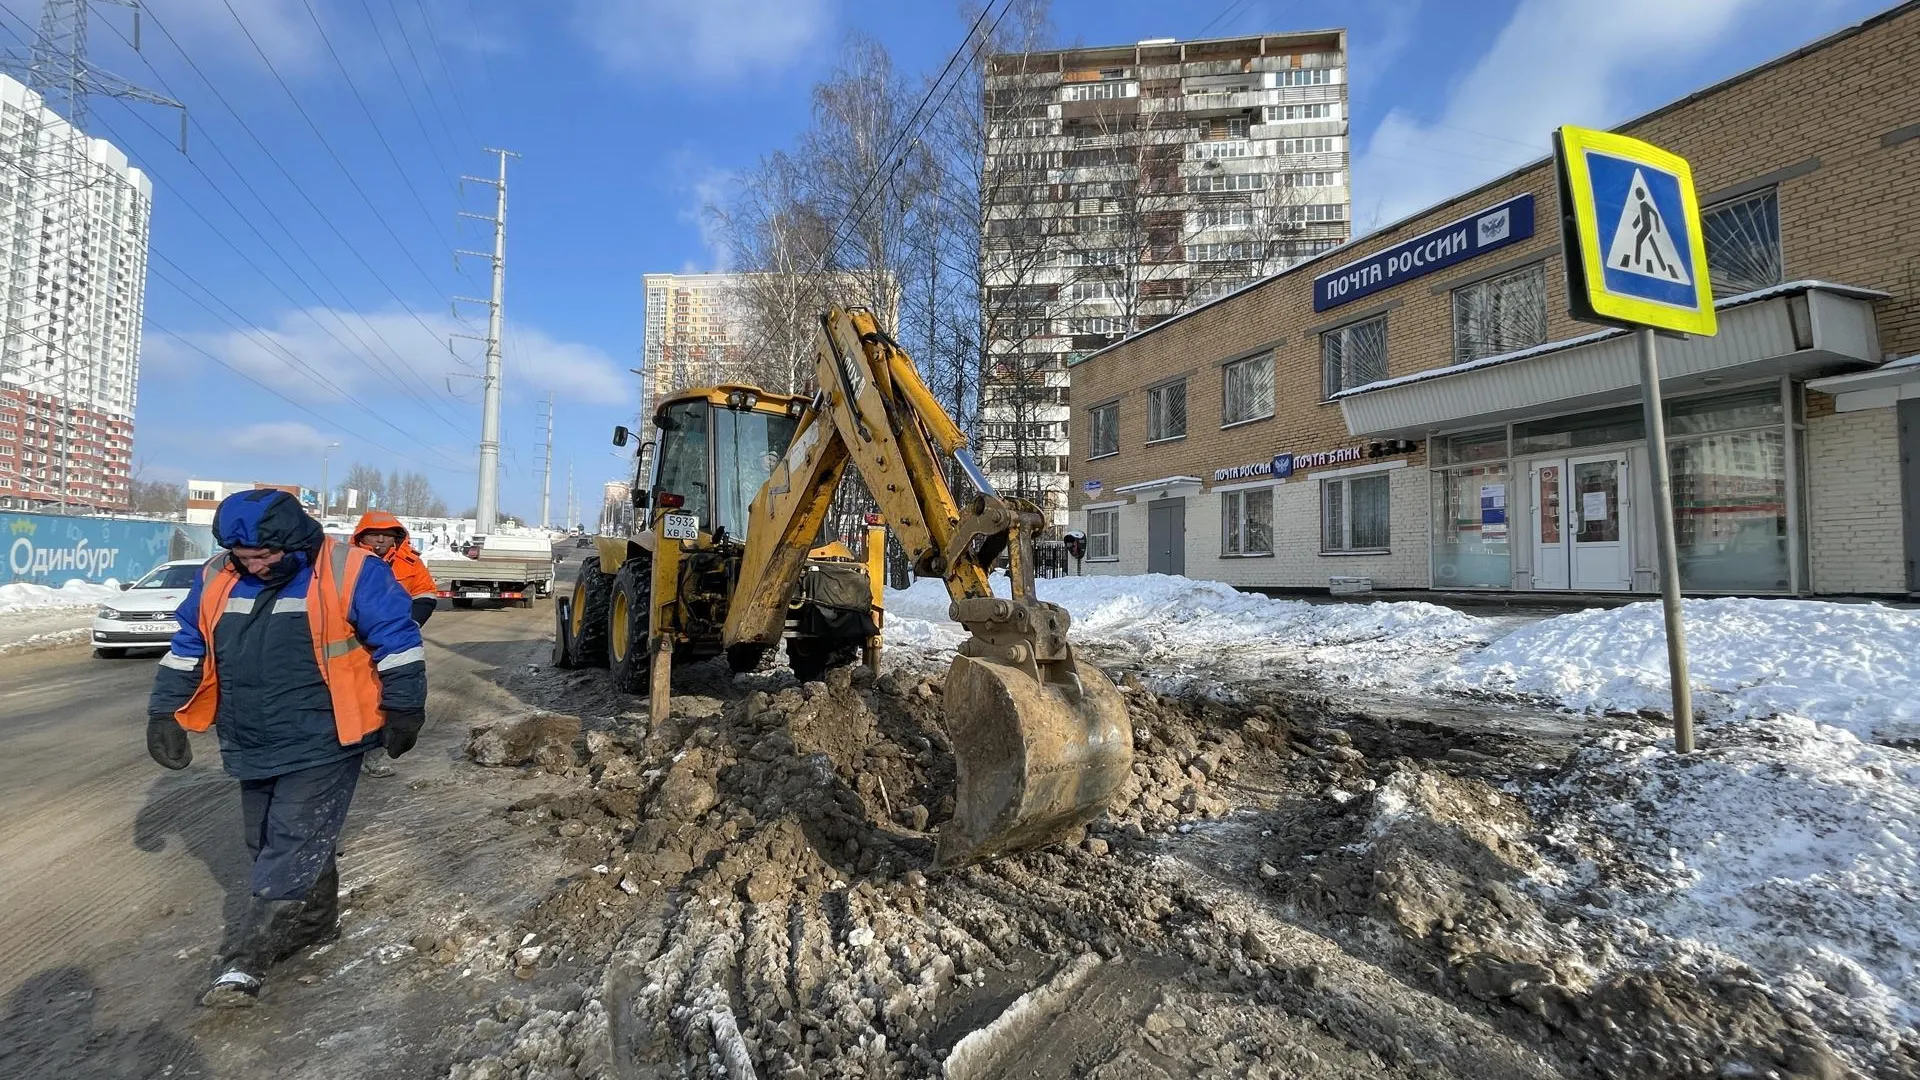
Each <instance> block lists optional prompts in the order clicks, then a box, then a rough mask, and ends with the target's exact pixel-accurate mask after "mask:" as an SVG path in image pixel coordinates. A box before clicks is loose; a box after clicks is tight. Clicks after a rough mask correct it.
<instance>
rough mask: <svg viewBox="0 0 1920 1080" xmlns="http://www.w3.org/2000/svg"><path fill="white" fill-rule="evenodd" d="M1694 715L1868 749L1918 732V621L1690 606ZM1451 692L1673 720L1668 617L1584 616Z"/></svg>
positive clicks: (1798, 608) (1727, 603)
mask: <svg viewBox="0 0 1920 1080" xmlns="http://www.w3.org/2000/svg"><path fill="white" fill-rule="evenodd" d="M1683 618H1684V619H1685V621H1686V628H1687V653H1688V666H1689V668H1690V669H1691V683H1692V685H1693V688H1694V693H1695V695H1696V703H1695V704H1696V708H1707V709H1711V710H1712V711H1715V712H1724V713H1725V714H1726V715H1729V716H1731V717H1734V718H1741V717H1761V716H1771V715H1774V714H1777V713H1787V714H1791V715H1795V716H1803V717H1807V718H1809V719H1813V720H1817V721H1819V722H1820V723H1823V724H1831V725H1833V726H1836V727H1842V728H1845V729H1847V730H1848V731H1851V732H1853V733H1854V734H1856V735H1858V736H1860V737H1862V738H1874V737H1876V736H1878V737H1882V738H1897V737H1901V736H1903V735H1907V736H1910V735H1912V734H1915V733H1916V731H1920V694H1917V693H1916V692H1915V691H1916V688H1920V612H1916V611H1910V610H1904V609H1899V608H1891V607H1887V606H1884V605H1881V604H1834V603H1827V602H1823V601H1816V600H1688V601H1685V603H1684V607H1683ZM1441 683H1442V685H1444V686H1447V687H1449V688H1453V689H1461V690H1471V691H1486V690H1491V691H1509V692H1513V693H1520V694H1526V695H1529V696H1534V697H1539V698H1544V699H1547V700H1550V701H1553V702H1556V703H1558V704H1560V705H1561V706H1562V707H1564V708H1568V709H1573V710H1576V711H1580V712H1604V711H1609V710H1612V711H1622V712H1634V711H1638V710H1641V709H1653V710H1657V711H1660V712H1671V711H1672V709H1673V701H1672V697H1671V695H1670V694H1669V692H1668V683H1667V637H1666V629H1665V625H1664V624H1663V623H1662V621H1661V612H1660V605H1658V604H1653V603H1644V604H1630V605H1628V606H1626V607H1623V608H1615V609H1613V610H1611V611H1599V610H1595V611H1581V612H1576V613H1574V614H1570V615H1562V616H1559V617H1557V618H1552V619H1547V620H1545V621H1543V622H1539V623H1536V624H1534V625H1532V626H1528V627H1523V628H1521V629H1519V630H1516V631H1514V632H1513V633H1511V634H1508V635H1506V636H1505V637H1502V638H1500V639H1499V640H1497V641H1495V642H1493V643H1492V644H1491V645H1489V646H1488V647H1487V648H1486V649H1484V650H1482V651H1480V652H1478V653H1475V654H1473V655H1471V656H1469V657H1467V658H1465V659H1464V660H1463V661H1462V663H1461V664H1460V665H1459V668H1458V670H1457V671H1454V672H1451V673H1448V674H1447V675H1445V676H1444V677H1443V678H1442V679H1441Z"/></svg>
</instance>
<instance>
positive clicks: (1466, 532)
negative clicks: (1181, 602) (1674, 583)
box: [1070, 3, 1920, 595]
mask: <svg viewBox="0 0 1920 1080" xmlns="http://www.w3.org/2000/svg"><path fill="white" fill-rule="evenodd" d="M1916 65H1920V4H1916V3H1908V4H1905V5H1902V6H1900V7H1898V8H1895V9H1893V10H1891V11H1889V12H1887V13H1885V14H1882V15H1880V16H1877V17H1875V18H1873V19H1871V20H1868V21H1867V22H1864V23H1861V24H1859V25H1857V26H1855V27H1852V28H1850V29H1848V30H1846V31H1843V32H1841V33H1838V34H1835V35H1832V36H1830V37H1828V38H1826V39H1823V40H1822V41H1820V42H1817V43H1815V44H1813V45H1810V46H1808V47H1807V48H1805V49H1802V50H1799V51H1797V52H1795V53H1793V54H1791V55H1789V56H1787V57H1784V58H1782V59H1780V60H1777V61H1775V62H1772V63H1769V64H1766V65H1763V66H1761V67H1759V68H1756V69H1753V70H1752V71H1749V72H1746V73H1744V74H1742V75H1739V76H1736V77H1734V78H1732V79H1729V80H1727V81H1725V82H1723V83H1720V84H1718V85H1716V86H1713V87H1711V88H1708V89H1706V90H1703V91H1701V92H1699V93H1696V94H1694V95H1692V96H1690V97H1688V98H1685V99H1684V100H1681V101H1678V102H1675V103H1673V104H1671V105H1668V106H1666V107H1663V108H1661V109H1658V110H1655V111H1654V112H1652V113H1649V114H1647V115H1645V116H1642V117H1640V118H1638V119H1636V120H1633V121H1630V122H1628V123H1626V124H1624V125H1621V127H1620V128H1618V129H1617V130H1619V131H1621V132H1622V133H1624V134H1627V135H1631V136H1634V137H1636V138H1641V139H1645V140H1647V141H1649V142H1652V143H1654V144H1656V145H1658V146H1662V147H1665V148H1667V149H1670V150H1672V151H1674V152H1676V153H1678V154H1680V155H1682V156H1684V157H1686V158H1687V159H1688V160H1689V161H1690V162H1691V163H1692V167H1693V173H1694V179H1695V186H1696V189H1697V191H1698V192H1699V196H1700V203H1701V206H1702V231H1703V233H1704V236H1705V244H1706V252H1707V269H1708V271H1709V276H1710V278H1711V281H1712V284H1713V286H1714V291H1715V296H1716V303H1717V307H1718V318H1719V331H1718V333H1717V334H1716V335H1715V336H1713V337H1710V338H1700V337H1694V338H1687V339H1684V340H1680V339H1672V338H1665V337H1663V338H1662V339H1660V341H1659V345H1658V349H1659V354H1660V361H1661V374H1662V379H1661V386H1660V390H1661V396H1662V399H1663V402H1664V406H1663V407H1664V410H1665V426H1666V432H1667V441H1668V454H1669V456H1670V459H1671V462H1672V472H1673V492H1672V498H1673V503H1674V511H1675V518H1676V522H1677V525H1676V531H1677V539H1678V545H1679V556H1680V575H1681V583H1682V586H1683V587H1684V588H1685V589H1687V590H1689V591H1691V592H1697V593H1739V594H1783V595H1796V594H1876V595H1904V594H1907V593H1910V592H1914V591H1920V569H1917V567H1920V411H1917V410H1920V281H1916V279H1915V277H1914V275H1913V260H1914V254H1913V251H1914V248H1913V242H1912V237H1913V236H1915V235H1920V122H1917V121H1920V82H1916V81H1915V80H1913V79H1912V78H1910V77H1908V75H1907V73H1909V72H1911V71H1912V70H1913V69H1914V68H1915V66H1916ZM1839 87H1844V88H1845V92H1844V93H1837V92H1835V89H1836V88H1839ZM1542 134H1543V135H1544V134H1545V133H1544V132H1543V133H1542ZM1558 198H1559V194H1558V190H1557V187H1556V180H1555V173H1554V167H1553V163H1552V161H1551V160H1543V161H1540V162H1536V163H1535V164H1532V165H1529V166H1526V167H1524V168H1521V169H1518V170H1516V171H1514V172H1512V173H1509V174H1508V175H1506V176H1502V177H1500V178H1499V179H1497V180H1494V181H1492V182H1490V183H1488V184H1486V185H1483V186H1481V187H1479V188H1477V189H1475V190H1473V191H1469V192H1466V193H1464V194H1462V195H1459V196H1457V197H1455V198H1452V199H1449V200H1448V201H1446V202H1444V203H1442V204H1440V205H1438V206H1435V207H1432V208H1430V209H1428V210H1425V211H1422V212H1421V213H1418V214H1415V215H1414V216H1412V217H1410V218H1407V219H1405V220H1403V221H1401V222H1399V223H1397V224H1394V225H1392V226H1390V227H1388V228H1385V229H1382V230H1381V231H1379V232H1377V233H1375V234H1373V235H1371V236H1368V237H1366V238H1364V239H1362V240H1360V241H1357V242H1354V243H1352V244H1350V245H1348V246H1347V247H1345V248H1343V249H1342V250H1340V251H1337V252H1332V253H1328V254H1326V255H1323V256H1321V257H1319V258H1317V259H1315V260H1313V261H1310V262H1308V263H1306V264H1304V265H1302V266H1298V267H1295V268H1292V269H1290V270H1287V271H1285V272H1283V273H1280V274H1277V275H1275V276H1272V277H1270V278H1268V279H1266V280H1264V281H1262V282H1261V283H1260V284H1258V285H1257V286H1254V287H1252V288H1249V289H1247V290H1245V291H1243V292H1240V293H1238V294H1236V295H1233V296H1230V297H1227V298H1225V299H1222V300H1218V301H1216V302H1214V303H1212V304H1209V305H1207V306H1204V307H1201V308H1199V309H1196V310H1193V311H1190V312H1188V313H1186V314H1184V315H1182V316H1180V317H1178V318H1176V319H1173V320H1169V321H1167V322H1164V323H1162V324H1160V325H1159V326H1156V327H1155V328H1153V329H1151V330H1148V331H1145V332H1142V333H1139V334H1136V335H1135V336H1133V337H1131V338H1128V339H1127V340H1125V341H1122V342H1119V343H1118V344H1115V345H1113V346H1111V347H1109V348H1107V349H1105V350H1104V351H1101V352H1098V353H1095V354H1093V355H1090V356H1088V357H1086V358H1085V359H1084V360H1083V361H1082V362H1080V363H1078V364H1076V365H1074V366H1073V367H1072V368H1071V369H1070V371H1071V376H1072V396H1073V402H1074V405H1073V409H1074V421H1073V423H1074V439H1075V441H1074V452H1073V455H1072V479H1073V519H1072V520H1073V524H1074V527H1075V528H1078V529H1082V530H1084V531H1085V532H1086V534H1087V537H1088V547H1089V554H1088V558H1087V561H1086V563H1085V569H1086V571H1087V572H1089V573H1139V572H1146V571H1164V572H1172V573H1185V574H1188V575H1191V576H1195V577H1205V578H1215V579H1219V580H1223V581H1227V582H1231V583H1234V584H1237V585H1242V586H1248V587H1260V588H1273V589H1320V590H1326V589H1339V588H1341V587H1342V586H1343V585H1348V584H1353V585H1358V584H1359V583H1361V582H1370V583H1371V585H1372V586H1373V587H1375V588H1433V589H1488V590H1516V591H1571V592H1625V593H1649V592H1654V591H1657V589H1658V583H1657V563H1656V559H1657V554H1656V551H1655V543H1654V536H1653V518H1654V515H1653V513H1652V512H1651V510H1650V507H1651V505H1652V499H1653V492H1652V485H1651V483H1650V482H1649V479H1648V477H1649V471H1650V470H1649V468H1648V455H1647V445H1646V435H1645V428H1644V424H1643V415H1642V408H1641V405H1640V396H1641V390H1640V386H1639V379H1638V369H1637V364H1636V354H1635V348H1634V341H1633V338H1632V336H1631V335H1629V334H1627V333H1626V332H1624V331H1620V330H1614V329H1604V328H1600V327H1595V326H1592V325H1589V324H1581V323H1576V322H1574V321H1573V320H1572V319H1571V318H1570V317H1569V315H1568V313H1567V312H1568V305H1567V296H1566V282H1565V268H1564V266H1563V263H1562V259H1563V257H1564V256H1563V252H1562V249H1561V237H1560V228H1559V217H1558ZM1174 401H1179V402H1180V403H1181V404H1182V408H1180V409H1178V410H1175V409H1174V408H1173V407H1172V405H1171V402H1174Z"/></svg>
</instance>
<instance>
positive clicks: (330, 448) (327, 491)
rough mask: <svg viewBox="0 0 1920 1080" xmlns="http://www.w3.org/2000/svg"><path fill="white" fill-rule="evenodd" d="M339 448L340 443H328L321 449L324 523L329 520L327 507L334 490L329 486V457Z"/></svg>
mask: <svg viewBox="0 0 1920 1080" xmlns="http://www.w3.org/2000/svg"><path fill="white" fill-rule="evenodd" d="M338 449H340V444H339V443H328V444H327V448H326V449H325V450H322V451H320V521H321V522H322V523H325V522H326V520H327V508H328V506H329V505H330V504H331V501H332V492H333V489H332V488H330V487H328V486H327V484H328V481H329V479H330V478H329V477H328V476H327V468H328V466H329V465H330V464H331V462H330V461H329V459H330V458H331V457H332V456H333V452H334V451H335V450H338Z"/></svg>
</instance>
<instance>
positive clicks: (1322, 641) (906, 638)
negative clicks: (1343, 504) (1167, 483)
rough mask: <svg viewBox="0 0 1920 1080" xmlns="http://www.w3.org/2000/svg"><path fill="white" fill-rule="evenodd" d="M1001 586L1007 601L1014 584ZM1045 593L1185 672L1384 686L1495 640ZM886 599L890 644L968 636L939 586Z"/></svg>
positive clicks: (1437, 625) (1243, 606) (1402, 622)
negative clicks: (1307, 676)
mask: <svg viewBox="0 0 1920 1080" xmlns="http://www.w3.org/2000/svg"><path fill="white" fill-rule="evenodd" d="M995 585H996V586H997V591H999V592H1000V593H1001V594H1002V595H1005V592H1006V580H1005V578H1002V577H999V576H996V577H995ZM1036 588H1037V590H1038V592H1039V594H1040V599H1042V600H1047V601H1051V602H1053V603H1056V604H1059V605H1061V606H1062V607H1064V608H1066V609H1067V611H1068V612H1069V613H1070V614H1071V615H1072V616H1073V629H1072V635H1073V640H1074V641H1075V642H1076V643H1078V644H1081V645H1090V646H1096V647H1105V648H1113V649H1119V650H1123V651H1125V652H1128V653H1131V654H1133V655H1135V656H1137V657H1138V658H1140V659H1142V660H1152V661H1155V662H1171V663H1172V664H1175V665H1179V666H1181V667H1183V668H1206V669H1218V668H1220V667H1222V666H1223V665H1224V666H1228V667H1237V668H1249V669H1251V670H1258V669H1260V668H1261V667H1263V666H1265V665H1269V664H1274V665H1298V666H1307V665H1315V666H1318V667H1319V668H1321V669H1322V670H1331V669H1332V668H1333V667H1335V666H1344V667H1345V668H1346V670H1345V671H1344V672H1343V675H1344V678H1345V681H1348V682H1350V683H1356V684H1358V683H1367V682H1374V683H1378V682H1385V681H1389V680H1405V679H1407V678H1408V676H1409V672H1410V671H1414V670H1420V671H1425V670H1428V669H1431V668H1432V667H1434V666H1435V665H1436V664H1438V663H1441V662H1442V658H1443V657H1444V658H1450V657H1451V656H1452V655H1453V654H1455V653H1457V652H1458V651H1459V650H1460V649H1462V648H1465V647H1467V646H1470V645H1476V644H1480V643H1482V642H1484V641H1486V640H1487V639H1488V637H1490V636H1491V632H1490V631H1489V629H1488V628H1487V626H1486V625H1485V624H1484V623H1483V622H1482V620H1478V619H1474V618H1472V617H1471V616H1467V615H1462V614H1461V613H1459V612H1457V611H1454V610H1452V609H1451V608H1444V607H1439V606H1437V605H1434V604H1425V603H1365V604H1360V603H1322V604H1313V603H1307V602H1306V601H1303V600H1274V599H1270V598H1268V597H1265V596H1260V595H1258V594H1255V593H1245V592H1241V591H1239V590H1237V589H1235V588H1233V587H1232V586H1230V585H1224V584H1221V583H1220V582H1216V581H1196V580H1193V579H1191V578H1184V577H1173V576H1169V575H1166V574H1143V575H1139V576H1129V577H1122V576H1094V577H1063V578H1043V579H1041V580H1040V581H1038V582H1037V583H1036ZM886 603H887V618H886V626H885V634H886V637H887V642H888V644H889V645H894V646H902V645H904V646H910V647H920V648H928V649H951V648H954V647H955V646H957V645H959V644H960V642H962V641H963V640H965V638H966V635H965V633H964V632H963V631H962V630H961V629H960V627H959V626H958V625H957V624H955V623H953V622H951V621H949V620H948V619H947V603H948V601H947V593H946V589H945V588H944V586H942V584H941V583H940V582H938V581H933V580H922V581H916V582H914V583H913V585H912V586H911V587H910V588H907V589H904V590H898V591H890V592H888V593H887V596H886ZM1389 660H1390V661H1393V663H1381V661H1389Z"/></svg>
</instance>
